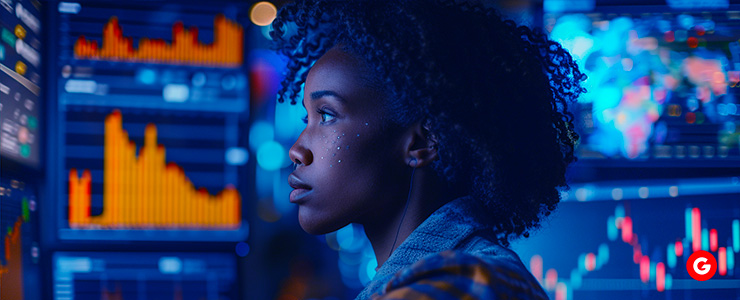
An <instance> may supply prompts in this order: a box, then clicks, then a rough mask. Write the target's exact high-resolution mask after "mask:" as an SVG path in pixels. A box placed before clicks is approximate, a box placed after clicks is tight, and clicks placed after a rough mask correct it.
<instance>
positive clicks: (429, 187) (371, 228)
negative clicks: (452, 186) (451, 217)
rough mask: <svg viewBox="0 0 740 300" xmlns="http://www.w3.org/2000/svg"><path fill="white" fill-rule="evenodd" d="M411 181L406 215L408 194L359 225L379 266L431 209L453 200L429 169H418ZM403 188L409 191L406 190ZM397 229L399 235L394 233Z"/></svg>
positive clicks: (428, 214)
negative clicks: (363, 229)
mask: <svg viewBox="0 0 740 300" xmlns="http://www.w3.org/2000/svg"><path fill="white" fill-rule="evenodd" d="M412 184H413V188H412V191H411V196H410V197H409V198H408V201H409V203H408V208H407V210H406V215H405V217H404V214H403V211H404V208H405V206H406V199H407V197H408V193H407V194H406V195H407V196H406V197H403V199H397V200H395V201H393V203H395V204H396V205H394V206H393V207H392V208H391V209H389V211H384V212H382V214H383V217H379V218H373V220H375V221H373V222H365V223H363V224H362V225H363V226H364V228H365V234H366V235H367V238H368V240H370V244H371V245H372V246H373V251H374V252H375V258H376V259H377V261H378V268H380V266H382V265H383V264H384V263H385V262H386V260H387V259H388V257H390V254H389V253H392V252H393V251H394V250H395V249H396V248H398V246H400V245H401V244H402V243H403V241H404V240H406V238H408V237H409V235H411V233H412V232H413V231H414V229H416V228H417V227H419V225H421V223H423V222H424V220H426V219H427V218H428V217H429V216H430V215H431V214H432V213H433V212H434V211H436V210H437V209H439V208H440V207H442V206H443V205H444V204H445V203H447V202H449V201H450V200H452V199H453V198H452V195H451V194H450V193H447V192H445V190H444V189H443V188H442V187H443V186H444V185H443V184H440V182H439V181H438V180H437V178H436V176H434V171H433V170H432V169H431V168H428V167H427V168H420V169H417V170H416V174H414V182H413V183H412ZM406 191H407V192H408V189H406ZM399 224H400V227H399ZM397 232H398V236H396V233H397ZM394 243H395V246H394Z"/></svg>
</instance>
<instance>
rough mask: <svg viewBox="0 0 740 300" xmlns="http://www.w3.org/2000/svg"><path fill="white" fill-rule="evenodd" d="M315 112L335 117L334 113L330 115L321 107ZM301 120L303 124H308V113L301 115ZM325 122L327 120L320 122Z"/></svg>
mask: <svg viewBox="0 0 740 300" xmlns="http://www.w3.org/2000/svg"><path fill="white" fill-rule="evenodd" d="M316 113H317V114H319V115H329V116H331V117H332V118H336V117H335V116H334V115H332V114H330V113H328V112H326V111H324V110H323V109H320V108H319V109H317V110H316ZM322 119H323V118H322ZM302 120H303V123H304V124H308V115H306V116H305V117H303V118H302ZM325 122H327V121H322V123H325Z"/></svg>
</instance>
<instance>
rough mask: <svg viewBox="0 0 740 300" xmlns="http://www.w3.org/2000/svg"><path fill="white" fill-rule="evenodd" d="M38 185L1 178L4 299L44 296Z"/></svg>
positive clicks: (0, 260) (0, 274)
mask: <svg viewBox="0 0 740 300" xmlns="http://www.w3.org/2000/svg"><path fill="white" fill-rule="evenodd" d="M37 211H38V200H37V198H36V194H35V190H34V187H33V186H31V185H28V184H26V183H25V182H22V181H18V180H12V179H6V178H0V226H2V233H0V241H1V242H2V248H1V249H0V299H41V298H40V294H39V293H40V292H39V291H40V288H41V286H40V284H39V281H40V277H39V252H40V251H39V244H38V229H39V228H38V225H39V220H38V213H37Z"/></svg>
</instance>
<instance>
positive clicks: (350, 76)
mask: <svg viewBox="0 0 740 300" xmlns="http://www.w3.org/2000/svg"><path fill="white" fill-rule="evenodd" d="M365 72H366V71H365V68H364V65H363V64H362V62H361V61H360V60H359V59H357V58H355V57H354V56H352V55H350V54H348V53H346V52H344V51H342V50H340V49H338V48H337V47H335V48H332V49H330V50H329V51H327V52H326V54H324V55H323V56H322V57H321V58H319V60H318V61H316V63H315V64H314V65H313V67H311V70H310V71H309V73H308V77H307V78H306V86H305V92H304V106H305V105H306V102H308V101H310V100H311V98H312V97H311V96H312V94H314V95H317V94H326V93H322V92H326V91H329V92H332V93H333V94H336V95H338V96H339V97H341V98H342V99H343V100H346V101H347V102H358V100H364V98H366V97H367V96H368V95H371V94H377V93H376V92H377V91H376V90H375V89H373V88H372V87H371V86H370V85H369V84H368V82H367V80H365V79H364V78H365V77H366V76H365V75H366V74H365Z"/></svg>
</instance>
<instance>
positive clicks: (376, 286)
mask: <svg viewBox="0 0 740 300" xmlns="http://www.w3.org/2000/svg"><path fill="white" fill-rule="evenodd" d="M484 218H486V216H485V215H484V214H483V213H482V210H481V209H480V208H477V207H475V205H474V204H473V203H472V201H470V199H469V196H466V197H461V198H458V199H455V200H453V201H451V202H449V203H447V204H445V205H444V206H442V207H441V208H439V209H438V210H437V211H435V212H434V213H432V215H430V216H429V217H428V218H427V219H426V220H425V221H424V222H423V223H422V224H421V225H419V227H417V228H416V229H415V230H414V231H413V232H412V233H411V235H409V237H408V238H406V240H405V241H404V242H403V243H402V244H401V245H400V246H399V247H398V248H397V249H396V250H395V251H394V252H393V253H392V254H391V256H390V257H389V258H388V260H387V261H386V262H385V263H384V264H383V265H382V266H381V267H380V268H379V269H378V272H377V273H376V275H375V277H374V278H373V280H372V281H370V283H369V284H368V285H367V286H366V287H365V289H363V290H362V292H360V294H359V295H358V296H357V298H355V300H367V299H377V298H382V299H418V298H431V299H436V298H440V297H441V296H439V295H444V296H445V297H444V298H450V297H447V296H449V295H450V292H449V290H454V291H456V292H461V293H462V294H461V295H463V296H472V297H473V298H475V299H497V298H504V297H506V298H509V299H547V296H546V295H545V293H544V291H543V290H542V288H541V287H540V285H539V283H538V282H537V281H536V280H535V279H534V277H533V276H532V275H531V274H530V273H529V272H528V271H527V269H526V268H525V267H524V265H523V264H522V262H521V260H520V259H519V257H518V256H517V255H516V253H514V252H513V251H511V250H509V249H508V248H505V247H502V246H501V245H500V244H498V243H497V242H495V239H493V238H492V237H491V234H492V233H493V231H492V230H491V228H490V227H489V226H487V225H485V222H483V220H484ZM481 278H483V279H481ZM420 290H421V292H420ZM420 293H421V294H420ZM439 293H444V294H439ZM458 294H460V293H458ZM422 296H423V297H422ZM457 298H462V296H460V297H452V298H450V299H457Z"/></svg>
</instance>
